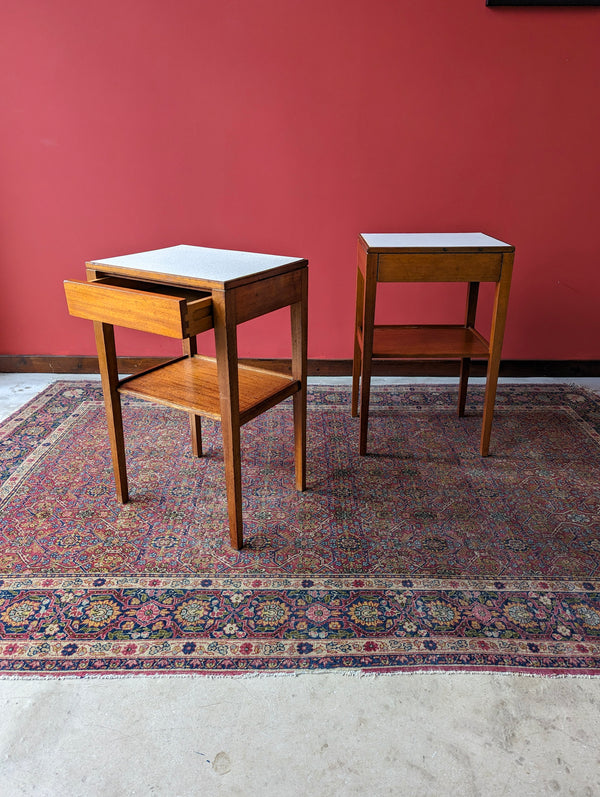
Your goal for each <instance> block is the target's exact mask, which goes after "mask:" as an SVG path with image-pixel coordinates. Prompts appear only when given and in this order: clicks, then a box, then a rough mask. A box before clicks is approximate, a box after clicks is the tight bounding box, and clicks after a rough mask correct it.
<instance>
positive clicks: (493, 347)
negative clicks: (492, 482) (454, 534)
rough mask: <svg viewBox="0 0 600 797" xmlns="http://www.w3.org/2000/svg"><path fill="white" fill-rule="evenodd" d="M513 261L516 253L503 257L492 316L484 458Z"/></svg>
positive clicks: (488, 441) (483, 426) (484, 413)
mask: <svg viewBox="0 0 600 797" xmlns="http://www.w3.org/2000/svg"><path fill="white" fill-rule="evenodd" d="M513 261H514V253H512V252H511V253H509V254H505V255H503V258H502V273H501V277H500V281H499V282H498V283H497V285H496V295H495V298H494V312H493V315H492V328H491V333H490V355H489V360H488V368H487V379H486V386H485V397H484V404H483V425H482V429H481V446H480V452H481V456H482V457H487V455H488V454H489V448H490V435H491V433H492V419H493V416H494V404H495V402H496V388H497V386H498V372H499V370H500V358H501V355H502V341H503V340H504V329H505V326H506V313H507V310H508V296H509V293H510V281H511V277H512V267H513Z"/></svg>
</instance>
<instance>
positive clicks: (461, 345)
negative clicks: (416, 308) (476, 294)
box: [373, 324, 489, 360]
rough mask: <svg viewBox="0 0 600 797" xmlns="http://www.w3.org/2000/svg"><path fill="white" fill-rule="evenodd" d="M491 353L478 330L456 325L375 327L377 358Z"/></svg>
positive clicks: (450, 356) (455, 356) (446, 357)
mask: <svg viewBox="0 0 600 797" xmlns="http://www.w3.org/2000/svg"><path fill="white" fill-rule="evenodd" d="M488 356H489V344H488V342H487V341H486V340H485V338H483V337H482V336H481V335H480V334H479V333H478V332H477V331H476V330H474V329H469V328H466V327H464V326H455V325H434V324H431V325H422V326H397V325H394V326H383V325H380V326H375V327H374V329H373V357H375V358H389V359H403V358H408V359H414V360H418V359H440V360H444V359H456V358H462V357H469V358H470V357H473V358H477V359H482V358H487V357H488Z"/></svg>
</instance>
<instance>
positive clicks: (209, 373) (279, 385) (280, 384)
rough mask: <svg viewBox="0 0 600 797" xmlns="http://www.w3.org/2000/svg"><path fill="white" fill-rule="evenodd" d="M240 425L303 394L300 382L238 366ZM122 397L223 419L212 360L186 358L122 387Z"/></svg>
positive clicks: (133, 379)
mask: <svg viewBox="0 0 600 797" xmlns="http://www.w3.org/2000/svg"><path fill="white" fill-rule="evenodd" d="M238 380H239V396H240V423H242V424H244V423H247V422H248V421H250V420H251V419H252V418H255V417H256V416H257V415H260V414H261V413H262V412H264V411H265V410H268V409H269V408H270V407H274V406H275V405H276V404H278V403H279V402H280V401H283V399H285V398H287V397H288V396H291V395H293V394H294V393H297V392H298V391H299V390H300V387H301V386H300V382H299V381H298V380H295V379H293V378H292V377H290V376H285V375H282V374H279V373H275V372H273V371H267V370H265V369H262V368H254V367H252V366H247V365H239V366H238ZM119 393H125V394H128V395H133V396H137V397H138V398H142V399H146V400H148V401H154V402H157V403H159V404H165V405H166V406H167V407H174V408H175V409H178V410H184V411H186V412H193V413H195V414H196V415H203V416H205V417H208V418H214V419H216V420H220V419H221V403H220V397H219V382H218V377H217V363H216V360H215V359H214V358H212V357H202V356H200V355H195V356H193V357H183V358H180V359H178V360H173V361H171V362H169V363H166V364H165V365H160V366H158V367H157V368H154V369H152V370H150V371H146V372H145V373H143V374H139V375H137V376H131V377H128V378H127V379H124V380H122V381H121V382H120V383H119Z"/></svg>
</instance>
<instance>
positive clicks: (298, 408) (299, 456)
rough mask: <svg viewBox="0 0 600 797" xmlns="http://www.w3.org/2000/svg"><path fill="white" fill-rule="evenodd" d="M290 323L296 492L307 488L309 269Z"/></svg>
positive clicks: (293, 306)
mask: <svg viewBox="0 0 600 797" xmlns="http://www.w3.org/2000/svg"><path fill="white" fill-rule="evenodd" d="M290 314H291V322H292V376H293V378H294V379H297V380H298V381H299V382H300V386H301V387H300V390H299V391H298V393H294V398H293V402H294V459H295V466H296V489H297V490H301V491H302V490H305V489H306V370H307V339H308V333H307V330H308V269H304V271H303V274H302V298H301V301H299V302H296V303H294V304H292V305H291V306H290Z"/></svg>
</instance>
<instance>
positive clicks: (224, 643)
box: [0, 382, 600, 675]
mask: <svg viewBox="0 0 600 797" xmlns="http://www.w3.org/2000/svg"><path fill="white" fill-rule="evenodd" d="M481 406H482V389H481V388H479V387H472V388H471V389H470V394H469V403H468V407H467V409H468V412H467V416H466V417H465V418H462V419H459V418H458V417H457V413H456V390H455V389H454V388H453V387H451V386H449V387H446V386H411V387H398V386H390V387H387V386H386V387H378V388H374V389H373V396H372V402H371V415H370V436H369V455H368V456H367V457H359V456H358V454H357V442H358V421H357V419H355V418H351V417H350V411H349V389H348V388H345V387H313V388H310V390H309V421H308V426H309V429H308V435H309V436H308V440H309V442H308V463H309V471H308V485H307V487H308V489H307V491H306V492H305V493H298V492H296V490H295V489H294V479H293V467H294V465H293V433H292V412H291V405H290V402H284V403H283V404H281V405H279V406H278V407H275V408H274V409H272V410H270V411H269V412H267V413H265V414H264V415H262V416H260V417H259V418H257V419H255V420H254V421H252V422H251V423H249V424H247V425H246V426H245V427H243V429H242V475H243V488H242V489H243V497H244V537H245V547H244V549H243V550H242V551H234V550H232V549H231V547H230V546H229V537H228V528H227V515H226V507H225V484H224V473H223V463H222V459H221V441H220V430H219V425H218V424H216V423H212V422H209V421H205V422H204V423H203V438H204V444H205V454H206V455H205V457H203V458H202V459H195V458H194V457H193V456H192V453H191V446H190V444H189V439H188V435H189V427H188V421H187V418H186V417H185V415H184V414H183V413H178V412H176V411H173V410H168V409H166V408H161V407H157V406H154V405H151V404H148V403H145V402H141V401H138V400H135V399H127V400H126V401H124V421H125V436H126V444H127V461H128V474H129V482H130V494H131V501H130V503H129V504H127V505H126V506H121V505H119V504H118V503H117V501H116V499H115V496H114V483H113V476H112V468H111V464H110V453H109V449H108V440H107V432H106V425H105V419H104V408H103V402H102V394H101V389H100V386H99V384H98V383H95V382H75V383H74V382H58V383H56V384H54V385H53V386H52V387H50V388H48V389H47V390H45V391H44V392H43V393H41V394H40V395H39V396H38V397H36V398H35V399H34V400H33V401H32V402H30V403H29V404H28V405H26V406H25V407H24V408H23V409H22V410H20V411H19V412H18V413H16V414H15V415H13V416H12V417H11V418H9V419H7V420H6V421H5V422H4V423H2V424H0V674H3V675H19V674H22V675H32V674H43V675H65V674H75V675H85V674H86V673H99V674H108V673H125V672H128V673H137V672H142V673H143V672H146V673H156V672H164V673H174V672H181V673H185V672H221V673H224V672H252V671H272V670H273V671H277V670H279V671H281V670H297V669H325V668H346V669H364V670H415V669H417V670H418V669H421V670H422V669H441V670H456V669H458V670H469V669H483V670H510V671H529V672H539V673H545V674H554V673H569V672H579V673H591V674H595V673H598V672H600V571H599V566H600V487H599V485H600V397H598V396H597V395H595V394H594V393H592V392H589V391H586V390H583V389H579V388H572V387H563V386H557V385H543V386H512V385H511V386H506V385H504V386H501V387H500V389H499V394H498V399H497V404H496V414H495V418H494V427H493V431H492V445H491V456H490V457H487V458H481V457H480V456H479V454H478V443H479V433H480V425H481Z"/></svg>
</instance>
